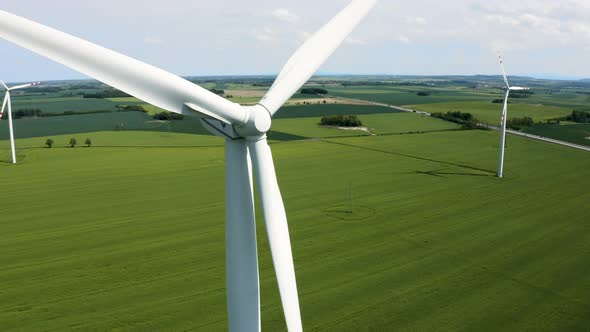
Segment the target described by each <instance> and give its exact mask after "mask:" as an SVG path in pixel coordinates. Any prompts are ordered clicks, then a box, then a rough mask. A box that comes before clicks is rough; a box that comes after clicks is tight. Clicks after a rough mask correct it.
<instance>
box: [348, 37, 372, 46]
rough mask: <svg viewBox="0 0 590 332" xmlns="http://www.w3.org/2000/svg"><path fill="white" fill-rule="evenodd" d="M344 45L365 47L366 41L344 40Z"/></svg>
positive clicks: (356, 39)
mask: <svg viewBox="0 0 590 332" xmlns="http://www.w3.org/2000/svg"><path fill="white" fill-rule="evenodd" d="M344 42H345V43H346V44H349V45H367V41H366V40H363V39H358V38H352V37H349V38H346V40H345V41H344Z"/></svg>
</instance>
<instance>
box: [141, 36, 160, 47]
mask: <svg viewBox="0 0 590 332" xmlns="http://www.w3.org/2000/svg"><path fill="white" fill-rule="evenodd" d="M143 42H144V43H145V44H148V45H160V44H163V43H164V41H163V40H162V39H160V38H158V37H154V36H147V37H145V38H143Z"/></svg>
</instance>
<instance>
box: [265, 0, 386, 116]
mask: <svg viewBox="0 0 590 332" xmlns="http://www.w3.org/2000/svg"><path fill="white" fill-rule="evenodd" d="M376 3H377V0H353V1H352V3H350V4H349V5H348V6H347V7H346V8H344V9H343V10H342V11H341V12H340V13H339V14H338V15H336V16H335V17H334V18H333V19H332V20H331V21H330V22H328V23H327V24H326V25H325V26H324V27H323V28H321V29H320V30H319V31H318V32H317V33H316V34H315V35H313V36H312V37H311V38H309V39H308V40H307V41H306V42H305V43H304V44H303V46H301V47H300V48H299V49H298V50H297V52H295V54H294V55H293V56H292V57H291V58H290V59H289V61H288V62H287V64H286V65H285V67H283V70H282V71H281V73H280V74H279V76H278V77H277V79H276V81H275V82H274V84H273V85H272V87H271V88H270V90H269V91H268V93H267V94H266V95H265V96H264V97H263V98H262V100H261V101H260V102H259V104H260V105H262V106H264V107H265V108H266V109H267V110H268V111H269V112H270V113H271V115H272V114H274V113H276V112H277V111H278V110H279V108H280V107H281V106H283V104H284V103H285V102H286V101H287V100H289V98H291V96H293V94H294V93H295V92H297V90H299V88H301V86H303V84H305V82H307V80H309V79H310V78H311V76H313V74H314V73H315V72H316V71H317V70H318V69H319V68H320V67H321V66H322V64H324V62H325V61H326V60H327V59H328V57H329V56H330V55H332V53H334V51H335V50H336V49H337V48H338V46H340V44H341V43H342V42H343V41H344V40H345V39H346V37H347V36H348V35H349V34H350V33H351V32H352V30H354V28H355V27H356V26H357V25H358V24H359V23H360V22H361V20H362V19H363V18H364V17H365V16H366V15H367V14H368V13H369V11H370V10H371V9H372V8H373V6H374V5H375V4H376Z"/></svg>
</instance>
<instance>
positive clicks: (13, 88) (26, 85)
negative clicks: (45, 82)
mask: <svg viewBox="0 0 590 332" xmlns="http://www.w3.org/2000/svg"><path fill="white" fill-rule="evenodd" d="M39 84H41V82H34V83H29V84H23V85H17V86H13V87H10V88H8V90H10V91H12V90H18V89H24V88H28V87H31V86H36V85H39Z"/></svg>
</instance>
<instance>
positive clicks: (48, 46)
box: [0, 0, 377, 332]
mask: <svg viewBox="0 0 590 332" xmlns="http://www.w3.org/2000/svg"><path fill="white" fill-rule="evenodd" d="M376 3H377V0H352V1H351V2H350V3H349V4H348V5H347V6H346V7H345V8H344V9H343V10H342V11H341V12H340V13H339V14H337V15H336V16H335V17H334V18H332V20H330V21H329V22H328V23H327V24H326V25H325V26H324V27H322V28H321V29H320V30H319V31H318V32H317V33H316V34H314V35H313V36H311V37H310V38H309V39H308V40H307V41H306V42H305V43H304V44H303V45H302V46H301V47H300V48H299V49H298V50H297V51H296V52H295V54H294V55H293V56H292V57H291V58H290V59H289V60H288V61H287V64H286V65H285V67H284V68H283V69H282V71H281V72H280V74H279V76H278V77H277V79H276V81H275V82H274V84H273V85H272V86H271V88H270V90H269V91H268V92H267V94H266V95H265V96H264V97H263V98H262V99H261V100H260V101H259V102H258V104H256V105H254V106H241V105H239V104H236V103H233V102H231V101H229V100H227V99H224V98H223V97H221V96H218V95H216V94H214V93H212V92H210V91H208V90H206V89H204V88H202V87H200V86H198V85H196V84H194V83H191V82H189V81H187V80H185V79H183V78H180V77H178V76H176V75H174V74H171V73H168V72H166V71H164V70H162V69H159V68H156V67H154V66H151V65H148V64H146V63H143V62H140V61H138V60H135V59H132V58H130V57H128V56H125V55H122V54H120V53H116V52H114V51H111V50H109V49H106V48H104V47H101V46H98V45H95V44H92V43H90V42H88V41H85V40H82V39H80V38H77V37H74V36H72V35H69V34H66V33H64V32H61V31H58V30H55V29H52V28H49V27H47V26H44V25H41V24H39V23H36V22H32V21H30V20H28V19H25V18H22V17H19V16H16V15H14V14H11V13H7V12H5V11H0V37H1V38H4V39H6V40H8V41H11V42H13V43H15V44H17V45H20V46H22V47H24V48H27V49H29V50H32V51H34V52H36V53H38V54H40V55H42V56H45V57H47V58H50V59H52V60H54V61H56V62H59V63H61V64H63V65H66V66H68V67H70V68H72V69H74V70H77V71H79V72H81V73H83V74H86V75H88V76H90V77H93V78H95V79H97V80H99V81H102V82H103V83H106V84H108V85H111V86H113V87H115V88H117V89H119V90H122V91H124V92H126V93H128V94H130V95H133V96H135V97H137V98H139V99H142V100H144V101H146V102H148V103H151V104H153V105H155V106H158V107H160V108H163V109H166V110H168V111H171V112H174V113H181V114H186V115H193V116H197V117H199V118H201V122H202V123H203V125H204V126H205V127H206V128H207V129H209V131H211V132H212V133H214V134H215V135H218V136H220V137H223V138H225V140H226V144H225V165H226V286H227V307H228V319H229V329H230V331H260V328H261V324H260V286H259V276H258V254H257V246H256V223H255V215H254V193H253V184H256V187H257V189H258V193H259V197H260V203H261V206H262V209H261V210H262V214H263V216H264V221H265V225H266V231H267V234H268V240H269V244H270V251H271V255H272V259H273V264H274V268H275V273H276V276H277V281H278V286H279V292H280V296H281V302H282V305H283V311H284V314H285V321H286V324H287V328H288V330H289V331H291V332H298V331H302V323H301V315H300V310H299V298H298V294H297V284H296V280H295V268H294V264H293V256H292V253H291V242H290V239H289V227H288V224H287V215H286V213H285V207H284V205H283V199H282V198H281V193H280V190H279V185H278V182H277V177H276V173H275V167H274V163H273V158H272V153H271V149H270V147H269V145H268V143H267V139H266V133H267V132H268V131H269V129H270V127H271V124H272V117H273V115H274V114H275V113H276V112H277V111H278V110H279V109H280V108H281V107H282V106H283V104H284V103H285V102H287V100H288V99H289V98H290V97H291V96H292V95H293V94H294V93H295V92H297V91H298V90H299V89H300V88H301V86H303V84H305V82H307V80H309V79H310V78H311V77H312V76H313V74H314V73H315V72H316V71H317V70H318V69H319V68H320V67H321V65H322V64H323V63H324V62H325V61H326V60H327V59H328V57H329V56H330V55H331V54H332V53H333V52H334V51H335V50H336V49H337V48H338V47H339V46H340V44H342V42H343V41H344V40H345V39H346V38H347V37H348V35H349V34H350V33H351V32H352V30H354V28H355V27H356V26H357V25H358V24H359V23H360V22H361V21H362V20H363V18H364V17H365V16H366V15H367V14H368V13H369V11H370V10H371V9H372V8H373V6H374V5H375V4H376ZM236 56H239V54H237V55H236Z"/></svg>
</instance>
